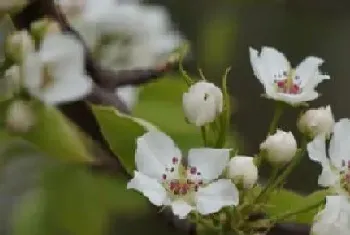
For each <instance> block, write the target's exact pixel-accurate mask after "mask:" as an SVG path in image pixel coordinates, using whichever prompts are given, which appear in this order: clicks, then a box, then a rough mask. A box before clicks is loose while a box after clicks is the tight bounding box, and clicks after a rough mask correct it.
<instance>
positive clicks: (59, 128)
mask: <svg viewBox="0 0 350 235" xmlns="http://www.w3.org/2000/svg"><path fill="white" fill-rule="evenodd" d="M32 107H33V111H34V113H35V115H36V123H35V126H34V127H33V128H32V129H31V130H30V131H29V132H27V133H25V134H23V135H20V137H21V138H23V139H25V140H27V141H28V142H29V143H31V144H33V145H34V146H35V147H37V148H38V149H39V150H40V151H42V152H44V153H46V154H47V155H48V156H53V157H57V158H58V159H60V160H64V161H72V162H91V161H92V160H93V158H92V157H91V156H90V154H89V152H88V151H87V149H86V147H85V145H84V143H83V141H82V139H81V133H79V131H78V130H77V128H76V127H75V126H74V125H73V124H71V123H70V121H69V120H68V119H67V118H66V117H64V116H63V114H62V113H61V112H60V111H59V110H57V109H56V108H54V107H50V106H46V105H43V104H42V103H39V102H38V103H34V104H33V106H32Z"/></svg>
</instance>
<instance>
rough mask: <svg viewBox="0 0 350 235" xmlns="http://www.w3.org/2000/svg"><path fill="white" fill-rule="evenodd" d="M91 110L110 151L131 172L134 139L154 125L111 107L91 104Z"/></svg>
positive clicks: (134, 146)
mask: <svg viewBox="0 0 350 235" xmlns="http://www.w3.org/2000/svg"><path fill="white" fill-rule="evenodd" d="M92 110H93V112H94V115H95V116H96V118H97V120H98V122H99V125H100V128H101V131H102V133H103V135H104V137H105V139H106V140H107V142H108V143H109V145H110V147H111V149H112V151H113V152H114V153H115V155H116V156H118V157H119V160H120V162H121V163H122V164H123V166H124V167H125V169H126V170H127V171H128V172H129V174H132V173H133V171H134V170H135V149H136V139H137V138H138V137H139V136H141V135H143V134H144V133H145V132H147V131H148V130H150V129H155V128H156V127H154V126H153V125H152V124H150V123H148V122H146V121H145V120H142V119H139V118H134V117H132V116H129V115H125V114H122V113H120V112H119V111H117V110H116V109H115V108H113V107H102V106H95V105H92Z"/></svg>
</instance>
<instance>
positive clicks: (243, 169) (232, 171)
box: [228, 156, 258, 188]
mask: <svg viewBox="0 0 350 235" xmlns="http://www.w3.org/2000/svg"><path fill="white" fill-rule="evenodd" d="M253 160H254V159H253V158H252V157H248V156H235V157H233V158H231V160H230V162H229V165H228V176H229V178H231V179H233V180H234V181H235V183H243V185H244V188H251V187H253V186H254V184H255V183H256V181H257V180H258V168H257V167H256V165H255V164H254V161H253Z"/></svg>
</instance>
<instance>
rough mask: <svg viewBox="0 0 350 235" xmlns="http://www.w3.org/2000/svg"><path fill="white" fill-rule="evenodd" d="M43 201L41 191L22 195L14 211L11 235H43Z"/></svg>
mask: <svg viewBox="0 0 350 235" xmlns="http://www.w3.org/2000/svg"><path fill="white" fill-rule="evenodd" d="M44 200H45V198H44V197H43V193H42V191H31V192H29V193H27V194H25V195H24V197H23V199H22V201H21V202H20V203H19V204H18V205H16V206H15V209H14V214H13V223H14V225H13V227H12V229H13V235H45V233H44V231H43V222H44V221H43V218H44Z"/></svg>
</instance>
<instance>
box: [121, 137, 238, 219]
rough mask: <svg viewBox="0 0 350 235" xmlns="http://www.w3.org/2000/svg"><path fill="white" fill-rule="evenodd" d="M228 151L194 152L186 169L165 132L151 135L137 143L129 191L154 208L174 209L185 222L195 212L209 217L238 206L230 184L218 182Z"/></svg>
mask: <svg viewBox="0 0 350 235" xmlns="http://www.w3.org/2000/svg"><path fill="white" fill-rule="evenodd" d="M229 152H230V150H229V149H210V148H201V149H191V150H190V151H189V154H188V161H187V163H188V164H187V167H185V166H184V165H183V164H182V157H181V152H180V150H179V149H178V148H177V147H176V145H175V143H174V142H173V141H172V139H170V137H168V136H167V135H165V134H164V133H162V132H157V131H151V132H148V133H146V134H145V135H143V136H141V137H139V138H138V140H137V149H136V167H137V171H135V175H134V178H133V179H132V180H131V181H130V182H129V183H128V186H127V187H128V188H129V189H130V188H132V189H136V190H138V191H140V192H141V193H143V194H144V195H145V196H146V197H147V198H148V199H149V200H150V201H151V203H153V204H154V205H157V206H171V208H172V210H173V212H174V214H175V215H178V216H179V217H180V218H185V217H186V216H187V214H188V213H190V212H191V211H192V210H196V211H198V212H199V213H200V214H203V215H207V214H211V213H215V212H218V211H219V210H220V209H221V208H222V207H224V206H235V205H237V204H238V202H239V196H238V190H237V188H236V187H235V185H234V184H232V183H231V180H228V179H219V180H216V179H217V178H218V177H219V175H220V174H221V173H222V171H223V170H224V168H225V166H226V165H227V163H228V160H229Z"/></svg>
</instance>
